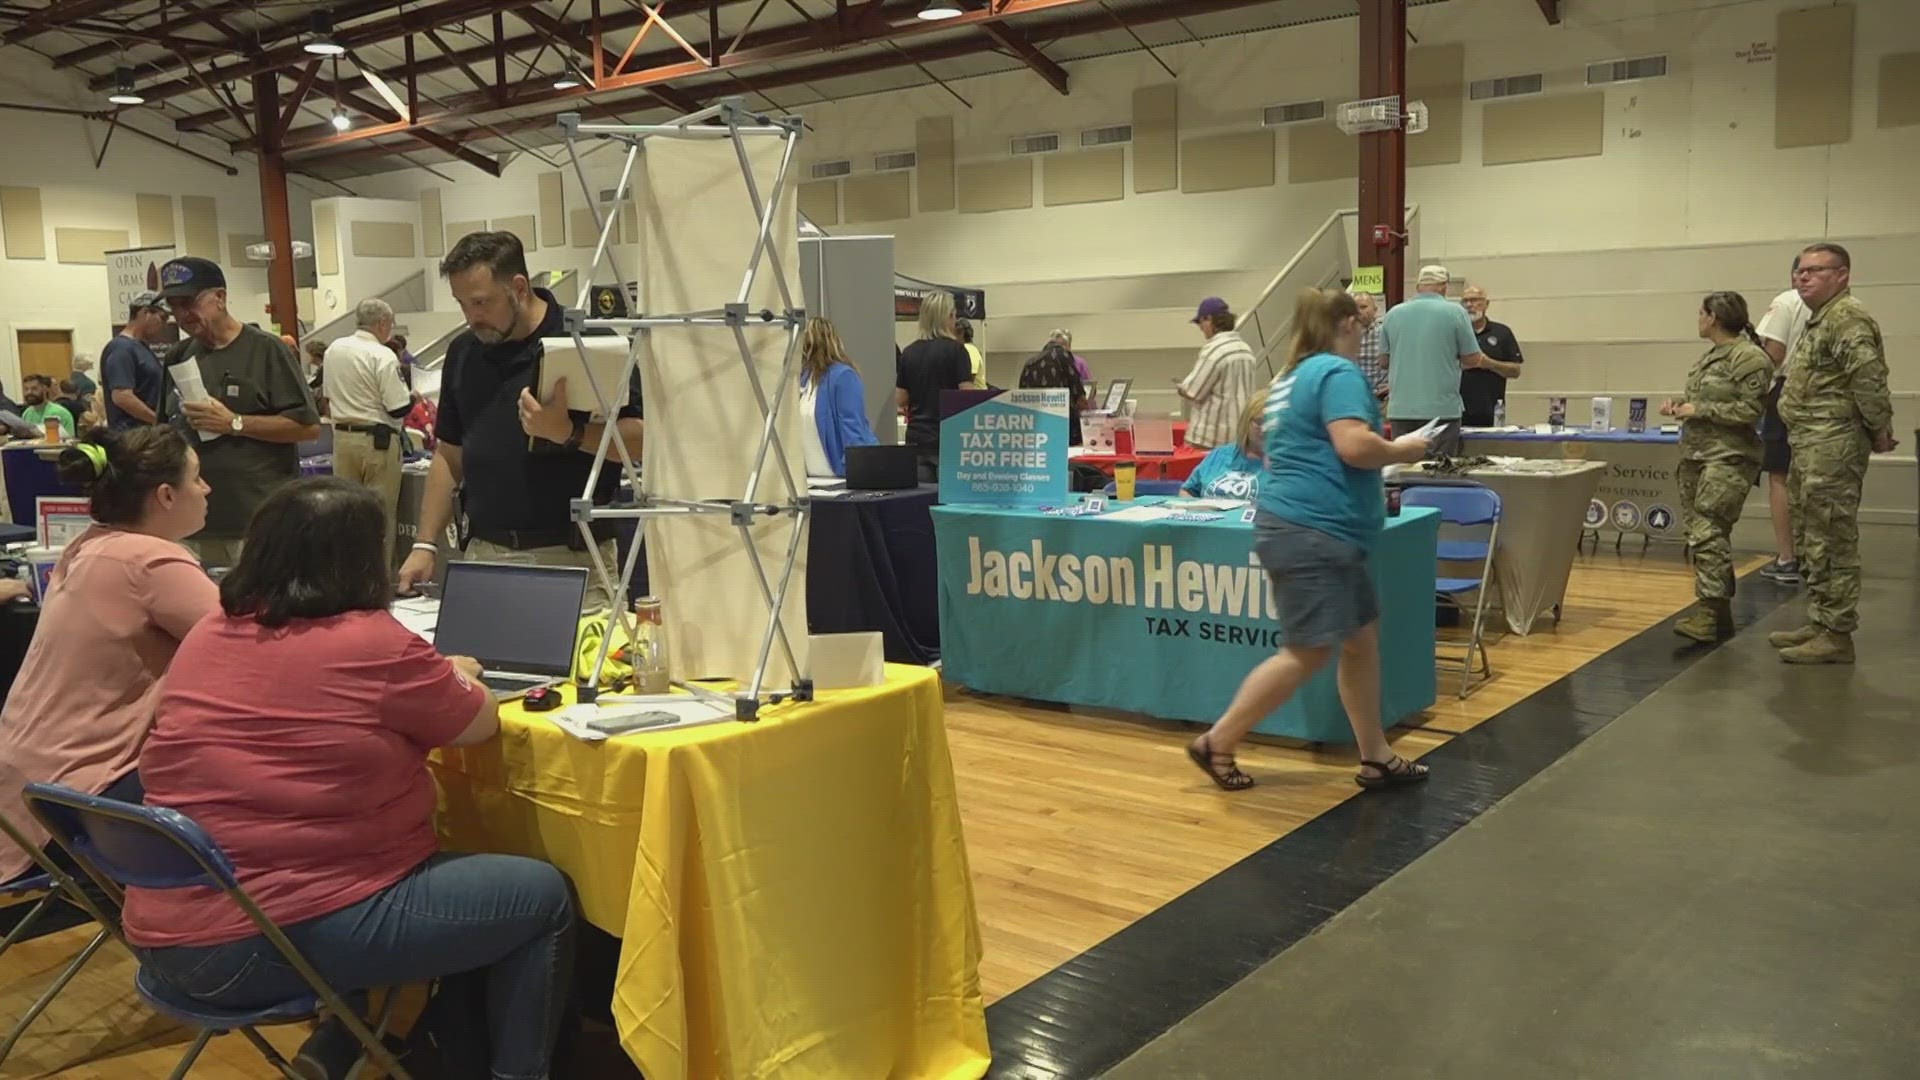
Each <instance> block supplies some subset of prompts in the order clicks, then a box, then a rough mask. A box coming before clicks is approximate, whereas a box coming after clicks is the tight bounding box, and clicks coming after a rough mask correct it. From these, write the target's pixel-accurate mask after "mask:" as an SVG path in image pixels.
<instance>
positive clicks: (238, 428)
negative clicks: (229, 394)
mask: <svg viewBox="0 0 1920 1080" xmlns="http://www.w3.org/2000/svg"><path fill="white" fill-rule="evenodd" d="M227 426H228V427H230V428H232V429H233V433H234V434H235V435H239V434H241V433H242V432H244V431H245V430H246V425H245V424H243V423H241V417H240V414H239V413H234V414H233V419H232V420H231V421H229V422H228V423H227Z"/></svg>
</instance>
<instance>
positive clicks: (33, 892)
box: [0, 814, 114, 1063]
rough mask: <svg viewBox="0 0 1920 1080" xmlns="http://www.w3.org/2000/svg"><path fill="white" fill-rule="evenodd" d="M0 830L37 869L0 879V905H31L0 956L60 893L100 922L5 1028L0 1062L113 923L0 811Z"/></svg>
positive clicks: (104, 938) (1, 944)
mask: <svg viewBox="0 0 1920 1080" xmlns="http://www.w3.org/2000/svg"><path fill="white" fill-rule="evenodd" d="M0 832H4V833H6V834H7V839H9V840H11V841H13V843H14V844H15V845H17V846H18V847H19V848H20V850H22V851H24V852H26V853H27V856H28V857H29V858H31V859H32V860H33V861H34V865H36V866H37V867H39V871H40V872H39V873H36V874H28V875H27V876H26V877H20V878H15V879H13V880H12V881H8V882H4V883H0V907H12V906H14V905H15V904H24V903H27V902H29V901H30V900H31V901H32V902H33V907H32V908H31V909H29V910H28V911H27V913H26V915H25V916H24V917H22V918H21V920H20V921H19V922H17V923H15V924H14V925H13V929H12V930H10V931H8V932H7V937H6V940H4V941H0V956H5V955H6V953H7V950H8V949H11V948H13V946H14V945H15V943H17V942H20V941H24V940H26V937H27V932H28V931H30V930H32V929H33V924H34V923H36V922H38V921H39V919H40V917H41V916H42V915H44V914H46V913H47V911H48V910H49V909H50V908H51V907H52V906H53V903H54V901H55V900H58V899H59V898H61V897H62V896H65V897H66V898H67V899H68V900H70V901H72V902H73V904H74V906H76V907H78V908H80V909H81V910H83V911H85V912H86V913H87V914H89V915H91V916H93V918H94V919H95V921H96V922H98V923H99V925H100V932H99V933H97V934H95V935H93V940H91V941H89V942H87V944H86V947H85V948H83V949H81V950H80V951H79V952H78V953H76V954H74V957H73V959H72V960H70V961H68V963H67V966H66V967H65V968H64V969H62V970H61V972H60V974H59V976H58V977H56V978H55V979H54V980H53V985H51V986H49V987H47V989H46V990H45V991H44V992H43V993H41V995H40V996H39V998H37V999H36V1000H35V1001H34V1003H33V1004H32V1005H30V1006H28V1007H27V1011H26V1012H25V1013H24V1014H22V1015H21V1017H20V1019H18V1020H16V1021H14V1024H13V1027H12V1028H11V1029H10V1030H8V1032H7V1037H6V1041H4V1042H0V1063H4V1062H5V1061H6V1060H7V1055H9V1054H11V1053H13V1045H14V1044H15V1043H17V1042H19V1041H20V1036H22V1035H24V1034H26V1032H27V1028H28V1027H29V1026H31V1025H32V1024H33V1022H34V1021H35V1020H38V1019H39V1018H40V1014H41V1013H43V1012H46V1011H47V1006H49V1005H51V1004H53V999H54V998H56V997H59V996H60V991H62V990H65V989H66V988H67V984H68V983H70V982H72V981H73V980H74V977H75V976H76V975H79V974H80V969H81V968H83V967H86V966H87V961H89V960H91V959H93V954H94V953H97V952H99V951H100V946H102V945H105V944H106V943H107V939H108V938H110V937H112V936H113V929H112V927H113V926H114V924H113V923H110V922H108V921H107V916H106V915H105V913H103V912H101V911H98V910H96V909H95V908H94V906H93V901H91V900H89V899H88V898H87V895H86V893H84V892H82V891H81V890H80V885H79V883H78V882H76V881H74V880H73V877H72V876H71V875H69V874H68V873H67V872H66V871H65V870H62V869H60V867H59V866H58V865H57V864H55V863H54V861H53V860H52V859H49V858H47V856H46V853H45V852H43V851H41V850H40V846H39V845H38V844H35V843H33V842H32V841H31V840H28V839H27V838H26V836H25V835H24V834H22V833H21V832H20V830H19V828H18V827H17V826H15V825H14V823H13V822H11V821H8V820H7V818H6V815H4V814H0Z"/></svg>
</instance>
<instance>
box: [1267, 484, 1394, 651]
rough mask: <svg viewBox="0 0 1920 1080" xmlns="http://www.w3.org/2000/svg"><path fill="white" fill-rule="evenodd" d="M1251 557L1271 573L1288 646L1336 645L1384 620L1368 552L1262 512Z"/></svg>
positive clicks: (1268, 580)
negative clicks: (1257, 559) (1369, 567)
mask: <svg viewBox="0 0 1920 1080" xmlns="http://www.w3.org/2000/svg"><path fill="white" fill-rule="evenodd" d="M1253 528H1254V538H1253V553H1254V554H1255V555H1256V556H1258V557H1259V559H1260V565H1261V567H1262V568H1263V569H1265V570H1266V572H1267V583H1268V585H1269V586H1270V587H1271V588H1272V589H1273V603H1274V606H1275V607H1277V608H1279V609H1280V629H1281V632H1282V633H1283V634H1285V636H1286V642H1287V644H1289V645H1299V646H1303V647H1306V648H1314V647H1318V646H1322V645H1338V644H1339V643H1340V642H1342V641H1345V640H1346V639H1347V638H1349V637H1351V636H1353V634H1354V632H1355V631H1357V630H1359V629H1361V628H1362V627H1364V626H1366V625H1367V624H1369V623H1371V622H1373V621H1375V620H1376V619H1378V618H1379V617H1380V603H1379V601H1378V600H1377V599H1375V597H1374V593H1373V577H1372V575H1371V574H1369V573H1368V572H1367V550H1366V549H1365V548H1363V547H1361V546H1360V545H1358V544H1354V543H1349V542H1348V541H1345V540H1341V539H1339V538H1338V537H1334V536H1329V535H1327V534H1326V533H1323V532H1321V531H1319V530H1318V529H1309V528H1307V527H1306V526H1304V525H1295V524H1293V523H1292V522H1290V521H1283V520H1281V519H1280V518H1277V517H1275V516H1273V515H1272V514H1269V513H1267V512H1266V511H1265V510H1262V511H1260V512H1259V513H1258V514H1256V515H1255V516H1254V519H1253Z"/></svg>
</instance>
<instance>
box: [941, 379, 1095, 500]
mask: <svg viewBox="0 0 1920 1080" xmlns="http://www.w3.org/2000/svg"><path fill="white" fill-rule="evenodd" d="M1070 400H1071V399H1070V398H1069V395H1068V392H1067V391H1065V390H1002V391H999V392H997V393H996V392H991V391H988V392H985V393H979V392H970V391H948V392H947V394H946V395H945V396H943V398H942V408H941V413H942V415H944V416H945V417H946V418H945V419H944V420H942V421H940V501H941V502H943V503H949V504H958V505H973V506H1059V505H1060V504H1061V503H1064V502H1066V501H1067V408H1068V406H1069V404H1070ZM949 404H951V405H953V406H954V407H952V408H949V407H948V405H949Z"/></svg>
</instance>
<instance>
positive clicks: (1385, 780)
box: [1353, 754, 1431, 791]
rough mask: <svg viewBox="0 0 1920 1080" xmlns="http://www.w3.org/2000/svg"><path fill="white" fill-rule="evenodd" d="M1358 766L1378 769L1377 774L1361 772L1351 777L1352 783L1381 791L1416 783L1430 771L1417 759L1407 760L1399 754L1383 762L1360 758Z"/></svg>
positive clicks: (1421, 780)
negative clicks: (1370, 774)
mask: <svg viewBox="0 0 1920 1080" xmlns="http://www.w3.org/2000/svg"><path fill="white" fill-rule="evenodd" d="M1360 767H1361V768H1363V769H1368V768H1371V769H1379V770H1380V775H1379V776H1368V775H1367V774H1366V773H1364V772H1363V773H1361V774H1359V775H1358V776H1355V777H1354V778H1353V782H1354V783H1356V784H1359V785H1360V786H1361V787H1363V788H1366V789H1367V790H1368V791H1382V790H1385V789H1387V788H1397V787H1405V786H1406V785H1408V784H1418V783H1421V782H1423V781H1424V780H1426V778H1427V776H1428V774H1429V773H1430V772H1431V770H1430V769H1428V768H1427V767H1426V766H1425V765H1422V764H1420V763H1419V762H1417V761H1408V760H1407V759H1406V758H1403V757H1401V756H1400V755H1399V754H1395V755H1393V760H1391V761H1388V762H1386V763H1384V764H1383V763H1381V762H1378V761H1368V760H1367V759H1365V758H1361V759H1360Z"/></svg>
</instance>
